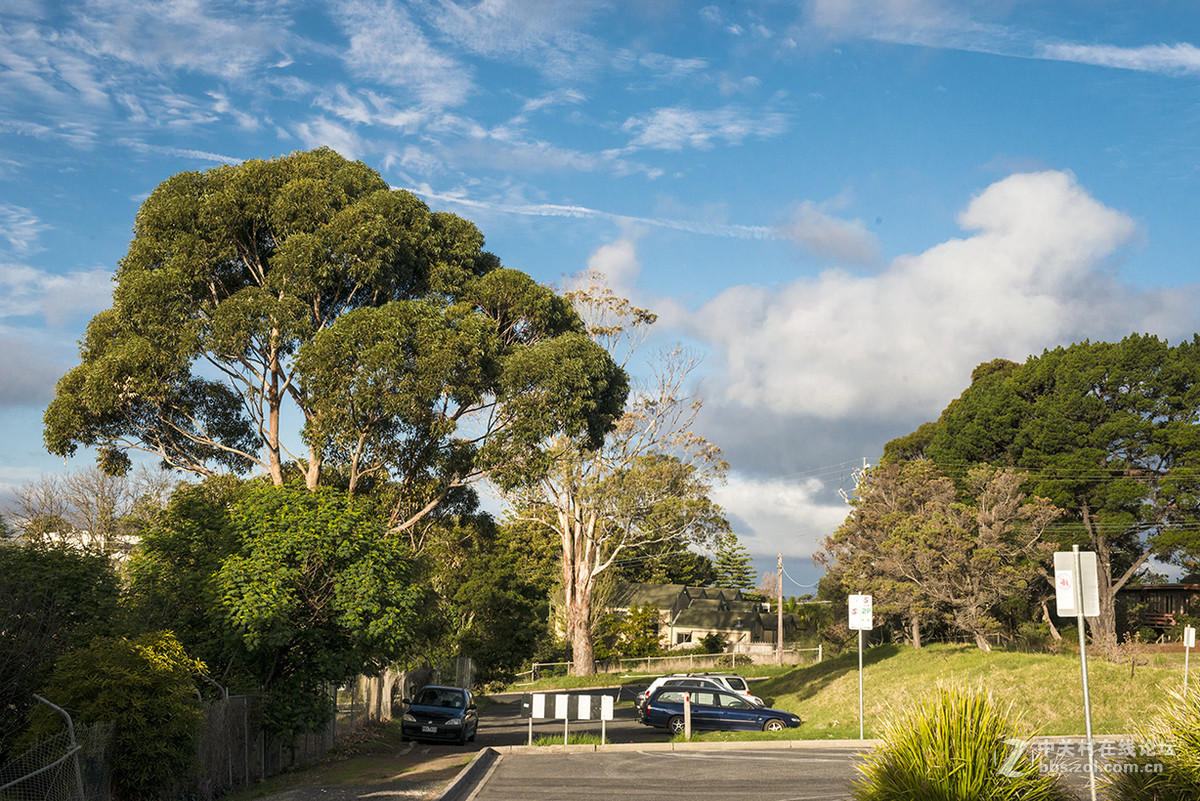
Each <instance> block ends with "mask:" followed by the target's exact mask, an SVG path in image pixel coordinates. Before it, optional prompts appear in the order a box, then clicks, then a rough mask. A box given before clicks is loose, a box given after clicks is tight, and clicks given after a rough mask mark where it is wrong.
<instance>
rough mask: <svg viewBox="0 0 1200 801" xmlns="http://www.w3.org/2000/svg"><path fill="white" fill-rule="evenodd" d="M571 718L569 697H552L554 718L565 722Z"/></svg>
mask: <svg viewBox="0 0 1200 801" xmlns="http://www.w3.org/2000/svg"><path fill="white" fill-rule="evenodd" d="M570 716H571V696H569V695H556V696H554V717H556V718H557V719H559V720H566V719H567V718H568V717H570Z"/></svg>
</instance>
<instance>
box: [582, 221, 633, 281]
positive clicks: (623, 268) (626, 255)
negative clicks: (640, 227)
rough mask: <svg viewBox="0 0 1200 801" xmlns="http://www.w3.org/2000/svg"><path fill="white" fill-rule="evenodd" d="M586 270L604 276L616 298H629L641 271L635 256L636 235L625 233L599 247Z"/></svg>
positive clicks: (590, 258)
mask: <svg viewBox="0 0 1200 801" xmlns="http://www.w3.org/2000/svg"><path fill="white" fill-rule="evenodd" d="M587 268H588V270H594V271H596V272H598V273H601V274H603V275H604V276H605V278H606V279H607V281H608V286H609V288H610V289H612V291H613V292H614V293H615V294H616V295H617V296H618V297H629V296H630V295H631V294H632V293H633V287H634V284H636V283H637V278H638V275H639V274H640V273H641V271H642V263H641V261H639V260H638V256H637V240H636V235H634V234H630V233H627V234H626V235H624V236H622V237H621V238H620V239H617V240H616V241H614V242H609V243H608V244H606V245H601V246H600V247H598V248H597V249H596V251H595V252H594V253H592V255H591V256H590V257H589V258H588V262H587Z"/></svg>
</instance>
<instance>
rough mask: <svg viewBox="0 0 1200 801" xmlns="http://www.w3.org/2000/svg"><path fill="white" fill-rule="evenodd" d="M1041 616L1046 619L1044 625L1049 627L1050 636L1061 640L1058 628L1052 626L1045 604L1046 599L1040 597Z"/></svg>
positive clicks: (1048, 610) (1052, 621)
mask: <svg viewBox="0 0 1200 801" xmlns="http://www.w3.org/2000/svg"><path fill="white" fill-rule="evenodd" d="M1042 616H1043V617H1044V618H1045V620H1046V625H1047V626H1049V627H1050V636H1051V637H1053V638H1054V639H1056V640H1058V641H1059V642H1062V635H1061V634H1059V633H1058V629H1057V628H1055V627H1054V620H1053V619H1051V617H1050V609H1049V607H1047V606H1046V599H1045V598H1043V599H1042Z"/></svg>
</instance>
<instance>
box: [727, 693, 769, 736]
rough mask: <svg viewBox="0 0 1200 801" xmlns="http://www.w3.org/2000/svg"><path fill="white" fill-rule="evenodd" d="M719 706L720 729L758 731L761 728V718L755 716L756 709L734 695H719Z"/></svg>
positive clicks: (748, 702)
mask: <svg viewBox="0 0 1200 801" xmlns="http://www.w3.org/2000/svg"><path fill="white" fill-rule="evenodd" d="M718 700H719V701H720V704H721V728H723V729H729V730H736V729H758V728H760V727H761V726H762V721H761V720H759V718H760V717H761V716H759V715H757V714H756V710H757V707H755V706H754V704H752V703H750V701H748V700H747V699H745V698H743V697H742V696H740V695H737V694H736V693H719V698H718Z"/></svg>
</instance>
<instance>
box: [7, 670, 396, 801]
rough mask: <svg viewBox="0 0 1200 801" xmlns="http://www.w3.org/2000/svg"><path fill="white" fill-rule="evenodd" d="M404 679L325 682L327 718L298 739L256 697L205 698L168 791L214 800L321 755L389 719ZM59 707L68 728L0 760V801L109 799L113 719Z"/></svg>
mask: <svg viewBox="0 0 1200 801" xmlns="http://www.w3.org/2000/svg"><path fill="white" fill-rule="evenodd" d="M403 679H404V676H403V674H385V675H384V676H377V677H364V676H360V677H358V678H357V679H355V680H353V681H350V682H347V683H346V684H345V685H342V686H341V687H333V686H329V687H327V688H326V691H325V692H326V697H327V699H328V702H329V705H330V711H331V713H332V714H331V716H330V721H329V725H327V726H326V727H325V729H324V730H323V731H319V732H312V733H308V734H304V735H301V736H300V737H299V738H297V740H296V742H295V743H294V744H292V743H284V742H282V741H280V740H278V739H275V738H273V737H271V736H269V735H268V734H267V733H266V732H265V731H264V730H263V714H262V700H261V699H260V698H259V697H258V696H250V695H234V696H225V695H222V697H221V698H219V699H216V700H210V701H206V702H205V704H204V721H203V724H202V728H201V731H200V733H199V736H198V738H197V750H196V762H195V769H194V771H193V773H192V775H191V776H188V777H184V778H182V780H181V781H180V783H179V785H177V786H176V787H174V788H172V789H171V790H170V791H168V792H166V793H165V794H164V797H168V798H170V797H173V798H180V799H188V801H213V799H217V798H220V797H221V796H224V795H226V794H228V793H231V792H234V791H236V790H240V789H243V788H246V787H249V786H250V785H252V784H253V783H255V782H258V781H262V780H263V779H264V778H267V777H270V776H274V775H277V774H279V773H283V772H285V771H288V770H292V769H294V768H296V767H300V766H303V765H307V764H311V763H314V762H319V761H320V760H322V759H324V758H325V756H326V754H328V753H329V751H330V750H331V749H332V748H334V746H335V745H337V744H338V743H339V742H342V741H344V740H346V739H349V738H350V737H352V736H353V735H354V734H355V733H356V732H358V731H360V730H362V729H363V728H364V727H365V726H366V725H367V724H369V723H371V722H372V721H380V720H389V719H390V718H391V690H392V686H393V685H394V684H396V683H397V681H398V680H399V681H401V682H402V681H403ZM39 700H41V699H39ZM46 703H48V702H46ZM49 705H50V706H53V704H49ZM55 709H57V707H55ZM59 711H60V712H62V714H63V717H64V719H65V728H64V730H63V731H61V732H59V733H57V734H54V735H52V736H49V737H44V738H42V739H39V740H38V741H37V742H35V743H34V744H33V745H31V746H30V747H29V748H27V749H25V750H24V751H23V752H22V753H21V754H20V755H18V756H17V757H15V758H13V759H11V760H9V761H8V762H5V763H3V764H0V801H110V798H111V787H110V785H111V782H110V769H111V767H110V766H111V763H112V745H113V731H114V728H115V727H114V724H112V723H98V724H93V725H78V726H76V725H74V724H73V723H72V721H71V719H70V717H69V716H68V715H67V714H66V713H65V712H63V711H62V710H59Z"/></svg>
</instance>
